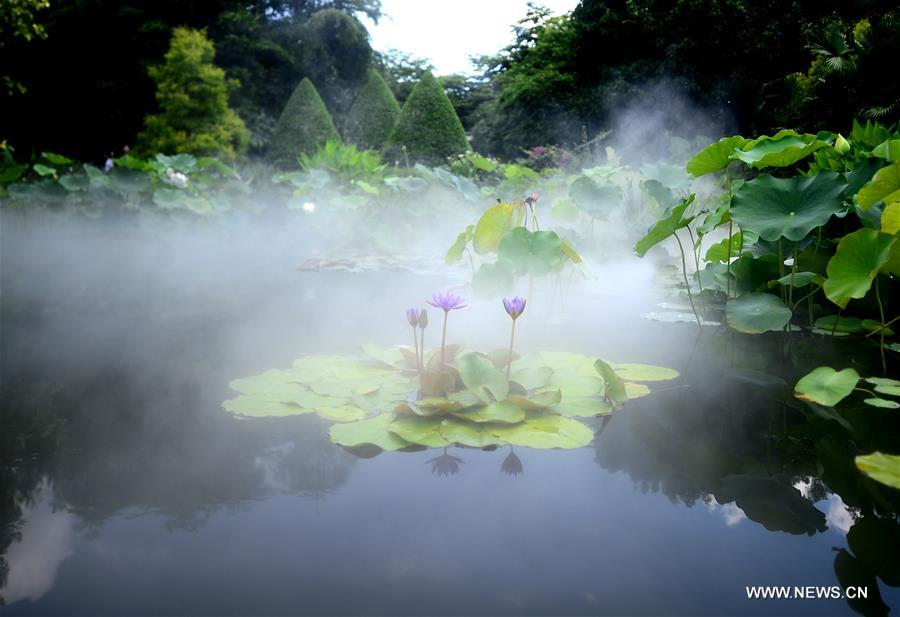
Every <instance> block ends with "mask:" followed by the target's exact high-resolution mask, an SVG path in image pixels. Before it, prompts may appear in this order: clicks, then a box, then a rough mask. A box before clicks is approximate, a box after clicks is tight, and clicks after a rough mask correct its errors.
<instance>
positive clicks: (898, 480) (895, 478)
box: [856, 452, 900, 489]
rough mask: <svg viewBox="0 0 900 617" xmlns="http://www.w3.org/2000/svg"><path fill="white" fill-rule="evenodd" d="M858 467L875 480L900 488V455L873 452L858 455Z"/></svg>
mask: <svg viewBox="0 0 900 617" xmlns="http://www.w3.org/2000/svg"><path fill="white" fill-rule="evenodd" d="M856 467H857V468H858V469H859V470H860V471H862V472H864V473H865V474H866V475H868V476H869V477H870V478H872V479H873V480H877V481H878V482H881V483H882V484H887V485H888V486H891V487H893V488H896V489H900V456H897V455H894V454H883V453H882V452H873V453H872V454H866V455H863V456H857V457H856Z"/></svg>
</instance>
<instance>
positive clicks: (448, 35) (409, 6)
mask: <svg viewBox="0 0 900 617" xmlns="http://www.w3.org/2000/svg"><path fill="white" fill-rule="evenodd" d="M527 4H528V2H527V0H382V2H381V8H382V12H383V13H384V14H385V16H384V17H383V18H382V19H380V20H379V22H378V25H377V26H375V25H373V24H372V23H371V22H367V23H366V27H367V28H368V29H369V33H370V34H371V35H372V46H373V47H374V48H375V49H376V50H378V51H386V50H388V49H399V50H400V51H404V52H407V53H409V54H410V55H412V56H414V57H419V58H426V59H428V60H430V61H431V63H432V64H433V65H434V66H435V68H436V69H437V71H436V72H437V74H439V75H448V74H450V73H471V72H472V70H473V67H472V65H471V63H470V62H469V56H479V55H483V54H493V53H496V52H497V51H499V50H500V49H501V48H503V47H505V46H506V45H508V44H509V43H511V42H512V41H513V33H512V26H513V25H514V24H515V23H516V22H517V21H519V19H521V18H522V17H524V16H525V12H526V11H527ZM538 4H540V5H543V6H545V7H547V8H549V9H550V10H551V11H553V13H554V14H555V15H560V14H562V13H566V12H568V11H571V10H572V9H574V8H575V6H576V5H577V4H578V0H541V1H540V2H538Z"/></svg>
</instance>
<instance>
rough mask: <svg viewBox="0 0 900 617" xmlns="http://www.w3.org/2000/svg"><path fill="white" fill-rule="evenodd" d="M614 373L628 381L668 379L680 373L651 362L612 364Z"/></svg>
mask: <svg viewBox="0 0 900 617" xmlns="http://www.w3.org/2000/svg"><path fill="white" fill-rule="evenodd" d="M612 366H613V370H615V371H616V375H618V376H619V377H621V378H622V379H626V380H628V381H668V380H670V379H675V378H676V377H678V376H679V375H680V373H679V372H678V371H676V370H675V369H671V368H666V367H664V366H653V365H652V364H619V363H616V364H613V365H612Z"/></svg>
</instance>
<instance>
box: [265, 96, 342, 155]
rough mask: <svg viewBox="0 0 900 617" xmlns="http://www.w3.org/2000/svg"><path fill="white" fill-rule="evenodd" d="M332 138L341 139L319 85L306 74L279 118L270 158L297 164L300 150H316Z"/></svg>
mask: <svg viewBox="0 0 900 617" xmlns="http://www.w3.org/2000/svg"><path fill="white" fill-rule="evenodd" d="M329 140H340V135H338V132H337V129H336V128H335V127H334V122H333V121H332V119H331V115H330V114H329V113H328V110H327V109H326V108H325V103H323V102H322V98H321V97H320V96H319V93H318V92H317V91H316V87H315V86H313V85H312V82H311V81H309V80H308V79H306V78H304V79H303V81H301V82H300V85H299V86H297V89H296V90H294V93H293V94H292V95H291V98H290V99H288V102H287V104H286V105H285V106H284V110H283V111H282V112H281V117H280V118H278V122H277V124H276V125H275V131H274V133H273V134H272V141H271V142H270V143H269V150H268V158H269V160H270V161H272V162H273V163H275V164H276V165H280V166H286V167H290V166H294V165H296V164H297V157H298V156H299V155H300V154H314V153H315V152H316V151H317V150H318V149H319V148H321V147H322V146H324V145H325V143H326V142H327V141H329Z"/></svg>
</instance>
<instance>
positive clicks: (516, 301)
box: [503, 296, 525, 379]
mask: <svg viewBox="0 0 900 617" xmlns="http://www.w3.org/2000/svg"><path fill="white" fill-rule="evenodd" d="M503 308H505V309H506V313H507V314H508V315H509V316H510V317H512V333H511V334H510V335H509V356H508V357H507V360H506V378H507V379H509V372H510V370H511V369H512V361H513V358H512V357H513V342H514V341H515V339H516V320H517V319H518V318H519V316H520V315H521V314H522V313H524V312H525V298H520V297H519V296H516V297H515V298H513V299H512V300H510V299H509V298H503Z"/></svg>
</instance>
